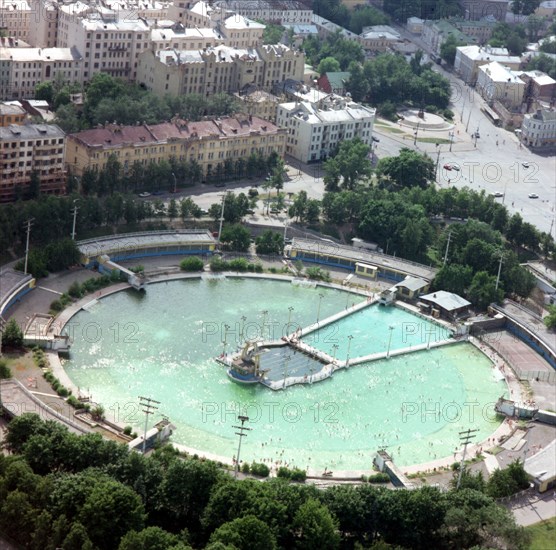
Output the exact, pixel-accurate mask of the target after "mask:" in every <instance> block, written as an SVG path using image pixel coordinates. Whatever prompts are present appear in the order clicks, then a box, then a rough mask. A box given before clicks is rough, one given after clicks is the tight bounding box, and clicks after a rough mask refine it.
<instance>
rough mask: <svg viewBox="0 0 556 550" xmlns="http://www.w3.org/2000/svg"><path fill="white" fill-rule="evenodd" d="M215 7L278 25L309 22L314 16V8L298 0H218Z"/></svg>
mask: <svg viewBox="0 0 556 550" xmlns="http://www.w3.org/2000/svg"><path fill="white" fill-rule="evenodd" d="M213 8H214V9H215V10H223V11H231V12H233V13H239V14H240V15H245V16H246V17H249V18H250V19H259V20H262V21H265V22H267V23H275V24H278V25H282V24H284V23H286V24H294V23H295V24H309V23H311V20H312V17H313V10H312V9H310V8H308V7H307V6H306V5H305V4H303V3H301V2H297V1H296V0H216V1H215V2H214V4H213Z"/></svg>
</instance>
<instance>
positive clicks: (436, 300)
mask: <svg viewBox="0 0 556 550" xmlns="http://www.w3.org/2000/svg"><path fill="white" fill-rule="evenodd" d="M421 300H426V301H428V302H432V303H433V304H436V305H437V306H439V307H441V308H442V309H445V310H446V311H454V310H455V309H460V308H462V307H467V306H470V305H471V302H468V301H467V300H466V299H465V298H462V297H461V296H458V295H457V294H454V293H453V292H446V291H445V290H437V291H436V292H432V293H431V294H427V295H426V296H421Z"/></svg>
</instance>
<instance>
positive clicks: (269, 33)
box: [260, 21, 286, 44]
mask: <svg viewBox="0 0 556 550" xmlns="http://www.w3.org/2000/svg"><path fill="white" fill-rule="evenodd" d="M260 23H263V25H265V28H264V31H263V44H278V43H279V42H282V36H283V35H284V33H285V32H286V29H285V28H284V27H282V25H276V24H274V23H268V22H266V21H260Z"/></svg>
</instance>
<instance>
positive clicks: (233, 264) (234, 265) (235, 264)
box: [228, 258, 249, 273]
mask: <svg viewBox="0 0 556 550" xmlns="http://www.w3.org/2000/svg"><path fill="white" fill-rule="evenodd" d="M228 266H229V269H231V270H232V271H240V272H242V273H243V272H245V271H247V268H248V266H249V262H248V261H247V260H246V259H245V258H236V259H235V260H231V261H230V262H229V263H228Z"/></svg>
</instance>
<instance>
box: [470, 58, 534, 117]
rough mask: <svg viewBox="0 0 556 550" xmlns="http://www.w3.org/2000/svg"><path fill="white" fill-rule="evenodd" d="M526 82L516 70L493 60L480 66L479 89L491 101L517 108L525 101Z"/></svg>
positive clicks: (511, 108) (509, 107) (513, 108)
mask: <svg viewBox="0 0 556 550" xmlns="http://www.w3.org/2000/svg"><path fill="white" fill-rule="evenodd" d="M525 88H526V84H525V82H524V81H523V80H522V79H521V78H519V76H518V74H517V73H516V72H515V71H512V70H511V69H509V68H508V67H505V66H503V65H501V64H500V63H498V62H497V61H493V62H492V63H488V64H487V65H482V66H481V67H479V74H478V77H477V90H478V92H479V93H480V94H481V95H482V96H483V97H484V98H485V99H486V100H487V101H489V102H491V101H495V100H497V101H499V102H500V103H502V105H504V106H505V107H506V108H507V109H510V110H516V109H517V108H518V107H519V106H520V105H521V104H522V102H523V97H524V94H525Z"/></svg>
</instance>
